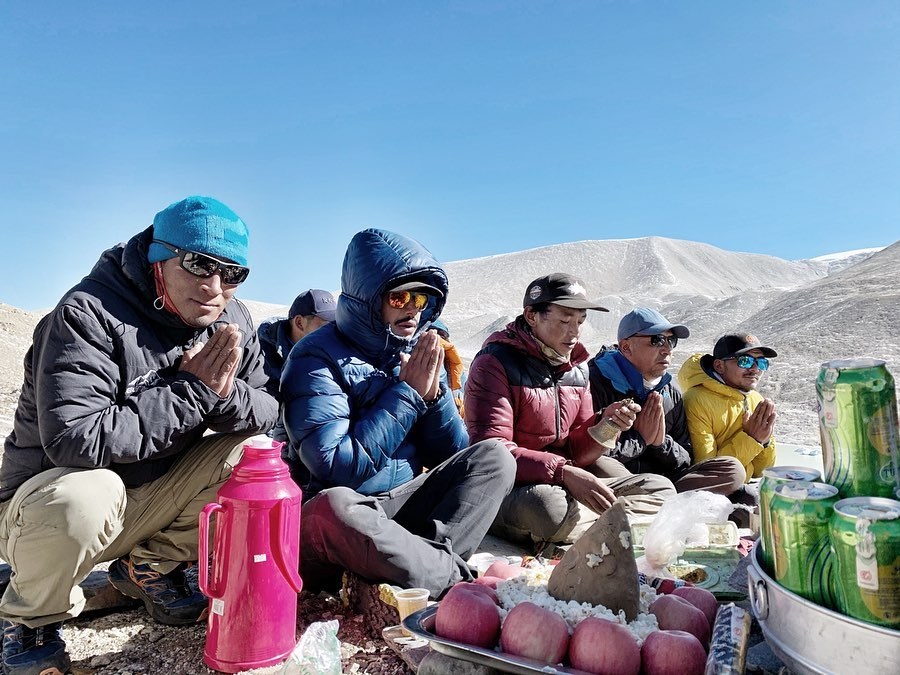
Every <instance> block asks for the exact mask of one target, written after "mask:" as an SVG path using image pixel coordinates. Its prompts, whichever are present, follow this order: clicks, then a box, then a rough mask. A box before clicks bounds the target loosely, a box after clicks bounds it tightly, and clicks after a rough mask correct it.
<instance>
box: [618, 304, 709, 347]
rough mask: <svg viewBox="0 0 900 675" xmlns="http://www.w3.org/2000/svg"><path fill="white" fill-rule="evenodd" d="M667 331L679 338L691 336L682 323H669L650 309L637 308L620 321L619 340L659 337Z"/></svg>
mask: <svg viewBox="0 0 900 675" xmlns="http://www.w3.org/2000/svg"><path fill="white" fill-rule="evenodd" d="M667 330H670V331H672V335H674V336H675V337H677V338H686V337H688V336H689V335H690V334H691V331H689V330H688V328H687V326H683V325H681V324H680V323H669V321H668V320H667V319H666V317H664V316H663V315H662V314H660V313H659V312H657V311H656V310H655V309H650V308H649V307H635V308H634V309H633V310H631V311H630V312H628V314H626V315H625V316H623V317H622V320H621V321H619V332H618V333H617V339H619V340H624V339H625V338H630V337H631V336H632V335H659V334H660V333H665V332H666V331H667Z"/></svg>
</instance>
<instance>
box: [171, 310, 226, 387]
mask: <svg viewBox="0 0 900 675" xmlns="http://www.w3.org/2000/svg"><path fill="white" fill-rule="evenodd" d="M240 362H241V331H240V330H239V329H238V325H237V324H236V323H229V324H226V325H224V326H220V327H219V328H218V329H216V332H215V333H213V334H212V337H210V338H209V340H208V341H206V342H198V343H197V344H195V345H194V346H193V347H191V348H190V349H188V350H187V351H185V352H184V354H183V355H182V357H181V365H180V366H179V368H178V369H179V370H180V371H183V372H185V373H191V374H192V375H194V376H196V377H197V379H199V380H200V381H201V382H203V383H204V384H205V385H206V386H207V387H209V388H210V389H212V390H213V391H214V392H216V394H218V395H219V398H227V397H228V395H229V394H230V393H231V387H232V385H233V384H234V377H235V375H236V374H237V370H238V365H239V364H240Z"/></svg>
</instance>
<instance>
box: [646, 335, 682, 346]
mask: <svg viewBox="0 0 900 675" xmlns="http://www.w3.org/2000/svg"><path fill="white" fill-rule="evenodd" d="M641 337H646V338H650V346H651V347H662V346H663V345H665V344H668V345H669V349H675V347H677V346H678V338H677V337H676V336H674V335H642V336H641Z"/></svg>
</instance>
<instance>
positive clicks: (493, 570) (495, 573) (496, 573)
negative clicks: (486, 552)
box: [482, 560, 525, 579]
mask: <svg viewBox="0 0 900 675" xmlns="http://www.w3.org/2000/svg"><path fill="white" fill-rule="evenodd" d="M520 574H525V568H524V567H522V566H521V565H510V564H509V563H508V562H506V561H504V560H495V561H494V562H492V563H491V565H490V567H488V568H487V569H486V570H485V571H484V574H483V575H482V576H486V577H499V578H500V579H512V578H513V577H517V576H519V575H520Z"/></svg>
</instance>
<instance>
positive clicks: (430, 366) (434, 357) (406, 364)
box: [400, 330, 444, 403]
mask: <svg viewBox="0 0 900 675" xmlns="http://www.w3.org/2000/svg"><path fill="white" fill-rule="evenodd" d="M443 368H444V348H443V347H441V339H440V337H439V336H438V334H437V332H436V331H433V330H429V331H426V332H425V333H423V334H422V336H421V337H420V338H419V340H418V341H417V342H416V346H415V347H413V350H412V352H410V353H409V354H406V353H402V354H400V381H401V382H406V384H408V385H409V386H410V387H412V388H413V389H415V390H416V392H417V393H418V394H419V396H421V397H422V399H423V400H425V401H427V402H429V403H430V402H431V401H434V400H435V399H436V398H437V397H438V396H439V395H440V393H441V370H443Z"/></svg>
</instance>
